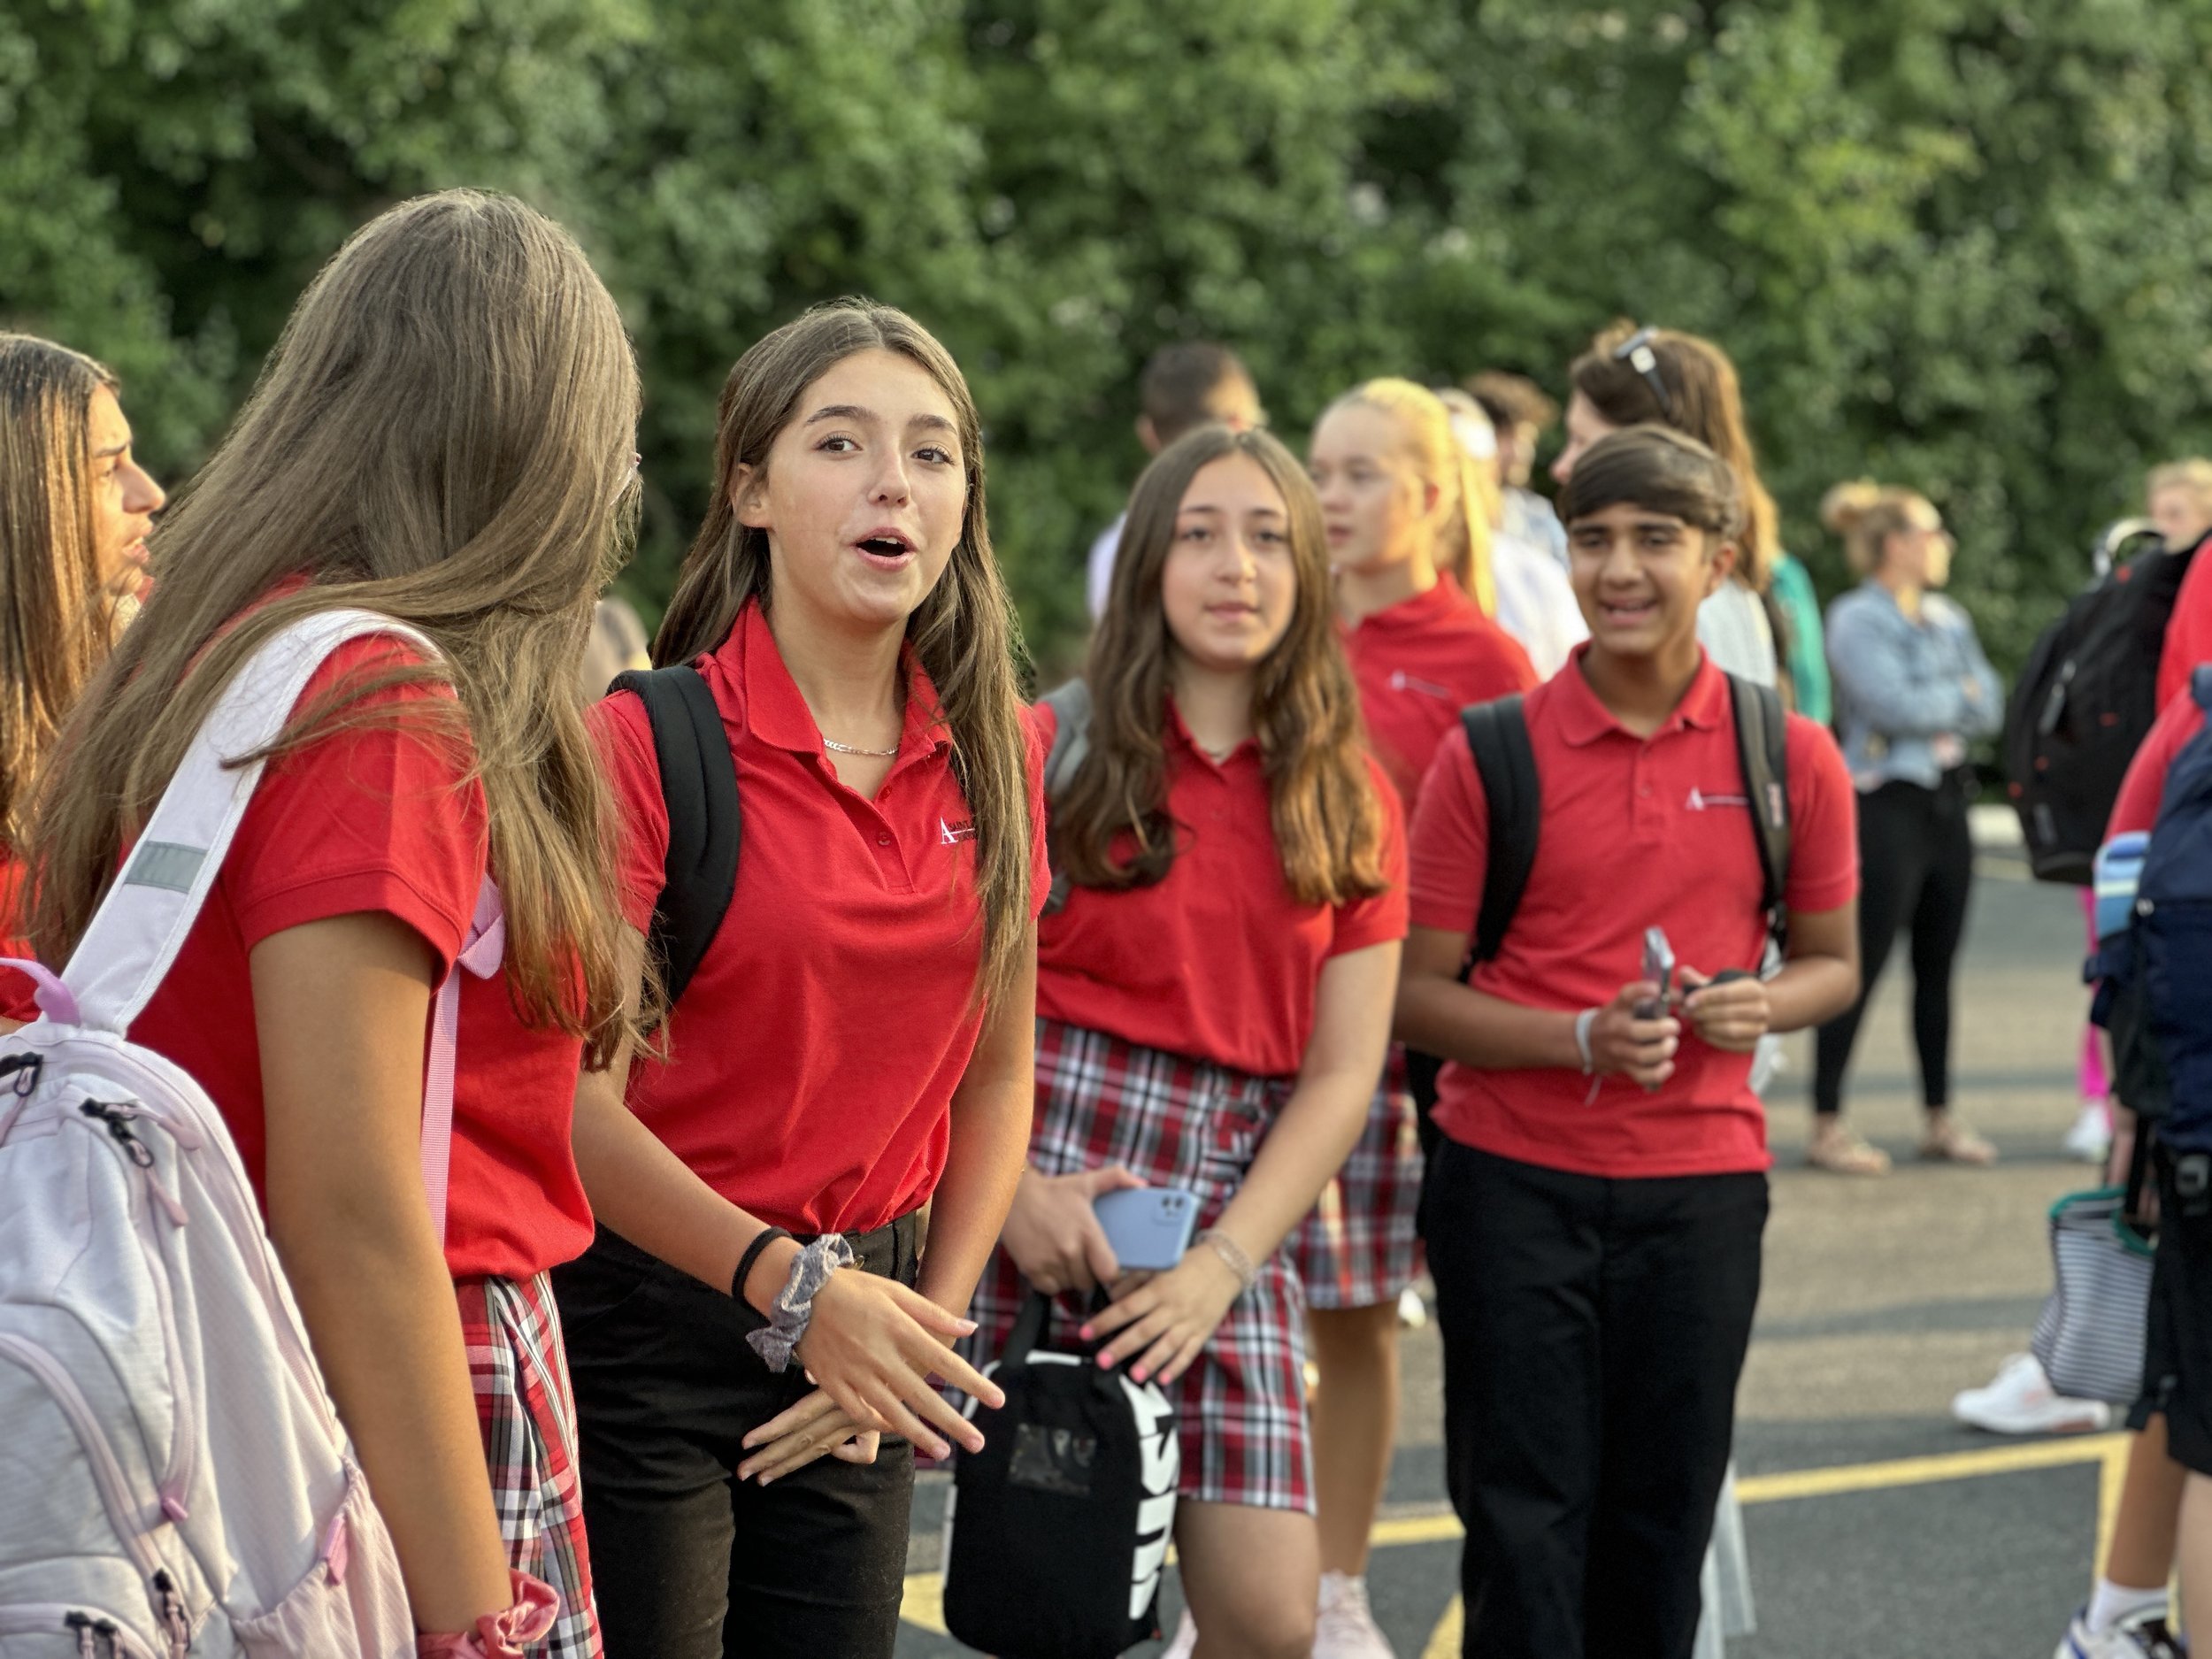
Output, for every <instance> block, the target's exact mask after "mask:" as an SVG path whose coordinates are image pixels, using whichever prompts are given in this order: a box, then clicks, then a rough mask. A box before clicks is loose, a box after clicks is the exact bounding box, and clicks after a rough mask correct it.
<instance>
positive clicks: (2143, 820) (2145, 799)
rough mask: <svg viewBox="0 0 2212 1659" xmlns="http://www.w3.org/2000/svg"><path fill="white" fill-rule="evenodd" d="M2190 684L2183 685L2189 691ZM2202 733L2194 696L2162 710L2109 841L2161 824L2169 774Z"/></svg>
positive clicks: (2115, 812)
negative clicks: (2179, 758)
mask: <svg viewBox="0 0 2212 1659" xmlns="http://www.w3.org/2000/svg"><path fill="white" fill-rule="evenodd" d="M2198 568H2199V567H2197V566H2194V565H2192V566H2191V567H2190V574H2191V575H2194V574H2195V573H2196V571H2197V569H2198ZM2205 568H2212V566H2206V567H2205ZM2187 683H2188V682H2187V681H2186V680H2184V681H2183V684H2184V686H2186V685H2187ZM2202 730H2204V710H2202V709H2200V708H2199V707H2197V700H2196V699H2195V698H2194V697H2193V696H2189V695H2182V696H2178V697H2176V698H2174V699H2173V700H2172V701H2171V702H2170V703H2167V704H2166V706H2165V707H2164V708H2162V709H2161V710H2159V714H2158V720H2157V723H2156V724H2155V725H2154V726H2152V727H2151V729H2150V734H2149V735H2148V736H2147V737H2146V738H2144V740H2143V746H2142V747H2141V748H2140V749H2137V750H2136V751H2135V758H2134V759H2133V760H2131V761H2130V762H2129V763H2128V770H2127V776H2126V777H2125V778H2124V779H2122V780H2121V781H2120V795H2119V798H2118V799H2117V800H2116V801H2114V802H2113V803H2112V821H2111V822H2110V823H2109V824H2108V825H2106V826H2105V839H2106V840H2107V841H2110V840H2111V839H2112V838H2113V837H2114V836H2115V835H2124V834H2126V833H2128V832H2129V831H2130V830H2148V829H2151V828H2153V827H2154V826H2155V825H2156V824H2157V822H2158V809H2159V806H2160V804H2161V803H2162V802H2163V801H2164V800H2165V797H2166V773H2167V772H2169V771H2170V769H2171V768H2172V766H2173V764H2174V757H2176V756H2177V755H2178V754H2180V753H2181V751H2182V750H2183V749H2186V748H2187V747H2188V746H2189V741H2190V740H2191V739H2192V738H2193V737H2195V736H2196V734H2197V733H2199V732H2201V731H2202Z"/></svg>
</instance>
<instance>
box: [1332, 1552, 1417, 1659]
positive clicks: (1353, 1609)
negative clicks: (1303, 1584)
mask: <svg viewBox="0 0 2212 1659" xmlns="http://www.w3.org/2000/svg"><path fill="white" fill-rule="evenodd" d="M1313 1659H1398V1655H1397V1651H1396V1650H1395V1649H1394V1648H1393V1647H1391V1645H1390V1644H1389V1642H1388V1641H1386V1640H1384V1637H1383V1633H1382V1632H1381V1631H1380V1630H1379V1629H1377V1628H1376V1625H1375V1614H1374V1610H1373V1609H1371V1608H1370V1607H1369V1606H1368V1605H1367V1580H1366V1579H1365V1578H1354V1577H1353V1576H1352V1575H1351V1574H1350V1573H1348V1572H1325V1573H1323V1574H1322V1575H1321V1607H1320V1611H1319V1613H1318V1615H1317V1617H1316V1618H1315V1620H1314V1625H1313Z"/></svg>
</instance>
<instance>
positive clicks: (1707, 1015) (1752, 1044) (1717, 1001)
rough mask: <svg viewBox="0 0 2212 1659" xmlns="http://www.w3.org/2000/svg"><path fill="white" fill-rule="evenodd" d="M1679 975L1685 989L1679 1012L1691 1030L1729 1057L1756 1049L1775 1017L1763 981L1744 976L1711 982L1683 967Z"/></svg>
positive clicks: (1748, 975) (1693, 969)
mask: <svg viewBox="0 0 2212 1659" xmlns="http://www.w3.org/2000/svg"><path fill="white" fill-rule="evenodd" d="M1678 972H1679V973H1680V975H1681V979H1682V983H1683V985H1684V986H1685V987H1686V989H1687V995H1685V996H1684V997H1683V999H1682V1011H1683V1013H1685V1014H1686V1015H1687V1016H1688V1017H1689V1021H1690V1029H1691V1030H1692V1031H1694V1032H1695V1033H1697V1034H1698V1035H1699V1036H1700V1037H1701V1038H1703V1039H1704V1040H1705V1041H1707V1042H1709V1043H1710V1044H1711V1045H1712V1046H1713V1047H1714V1048H1722V1049H1725V1050H1726V1051H1727V1052H1728V1053H1730V1054H1749V1053H1750V1052H1751V1051H1752V1050H1753V1049H1755V1048H1757V1047H1758V1046H1759V1039H1760V1038H1762V1037H1763V1036H1765V1035H1766V1034H1767V1025H1768V1023H1769V1022H1770V1020H1771V1019H1772V1018H1774V1010H1773V1005H1772V1004H1771V1003H1770V1002H1768V1000H1767V987H1766V981H1764V980H1763V979H1756V978H1754V977H1753V976H1752V975H1750V974H1742V975H1740V976H1739V975H1731V976H1730V977H1729V978H1727V979H1709V978H1708V977H1707V976H1706V975H1704V974H1702V973H1700V972H1698V971H1697V970H1696V969H1695V968H1692V967H1683V968H1681V969H1680V970H1678Z"/></svg>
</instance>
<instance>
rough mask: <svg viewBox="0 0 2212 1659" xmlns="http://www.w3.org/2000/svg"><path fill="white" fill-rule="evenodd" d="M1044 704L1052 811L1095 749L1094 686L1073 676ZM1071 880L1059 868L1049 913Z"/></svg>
mask: <svg viewBox="0 0 2212 1659" xmlns="http://www.w3.org/2000/svg"><path fill="white" fill-rule="evenodd" d="M1042 701H1043V703H1044V705H1045V706H1046V707H1047V708H1048V709H1050V710H1052V713H1053V724H1052V749H1051V752H1050V753H1048V755H1046V757H1045V777H1044V784H1045V806H1046V810H1047V812H1048V814H1049V812H1050V810H1051V805H1052V803H1053V802H1055V801H1057V800H1058V799H1059V798H1060V797H1061V796H1062V795H1065V794H1066V793H1067V790H1068V785H1069V784H1070V783H1071V782H1073V781H1074V779H1075V774H1076V773H1077V772H1079V771H1080V770H1081V769H1082V765H1083V762H1084V760H1085V759H1086V758H1087V757H1088V756H1089V755H1090V752H1091V687H1090V682H1089V681H1088V680H1069V681H1068V682H1067V684H1065V685H1064V686H1060V687H1055V688H1054V689H1053V690H1051V691H1048V692H1047V693H1046V694H1045V695H1044V697H1043V699H1042ZM1069 885H1070V884H1069V881H1068V879H1067V877H1066V876H1064V875H1063V874H1062V873H1061V872H1059V871H1057V870H1056V871H1054V872H1052V891H1051V893H1050V894H1049V895H1048V896H1047V898H1046V899H1045V914H1046V915H1048V916H1050V915H1052V914H1053V913H1054V912H1056V911H1057V910H1061V909H1063V908H1064V906H1065V905H1066V904H1067V902H1068V887H1069Z"/></svg>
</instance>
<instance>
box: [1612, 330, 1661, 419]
mask: <svg viewBox="0 0 2212 1659" xmlns="http://www.w3.org/2000/svg"><path fill="white" fill-rule="evenodd" d="M1658 335H1659V331H1658V330H1657V329H1656V328H1639V329H1638V330H1637V331H1636V332H1635V333H1634V334H1631V335H1629V337H1628V338H1627V339H1625V340H1624V341H1622V342H1621V343H1620V344H1618V345H1617V346H1615V347H1614V348H1613V361H1614V362H1616V363H1625V364H1626V365H1628V366H1629V367H1630V368H1632V369H1633V370H1635V371H1636V373H1639V374H1640V375H1642V376H1643V377H1644V384H1645V385H1646V386H1648V387H1649V388H1651V395H1652V396H1654V397H1655V398H1657V399H1658V400H1659V412H1660V413H1661V414H1663V415H1664V416H1665V417H1666V418H1667V419H1669V420H1670V421H1671V420H1672V419H1674V395H1673V394H1672V393H1671V392H1670V391H1668V390H1667V383H1666V381H1665V380H1663V379H1662V378H1661V377H1660V373H1659V354H1658V353H1657V352H1655V351H1654V350H1653V349H1651V342H1653V341H1654V340H1655V339H1657V338H1658Z"/></svg>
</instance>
